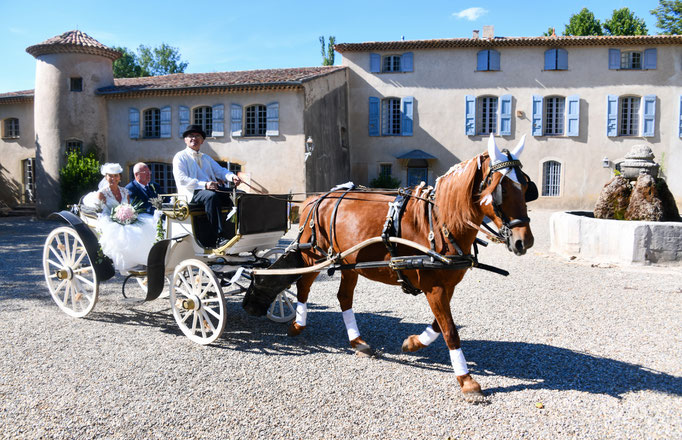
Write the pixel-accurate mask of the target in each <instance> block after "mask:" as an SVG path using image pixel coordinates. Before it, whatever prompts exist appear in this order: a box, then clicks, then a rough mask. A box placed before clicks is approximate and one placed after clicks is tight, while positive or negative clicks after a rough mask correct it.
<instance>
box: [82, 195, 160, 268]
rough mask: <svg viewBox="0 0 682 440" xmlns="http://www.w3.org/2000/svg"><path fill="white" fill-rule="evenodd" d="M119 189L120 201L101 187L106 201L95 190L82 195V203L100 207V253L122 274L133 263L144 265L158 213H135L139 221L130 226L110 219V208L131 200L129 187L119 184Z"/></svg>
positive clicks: (152, 243) (98, 208) (153, 235)
mask: <svg viewBox="0 0 682 440" xmlns="http://www.w3.org/2000/svg"><path fill="white" fill-rule="evenodd" d="M118 188H119V190H120V191H121V202H119V201H118V200H116V197H114V194H113V193H112V191H111V189H110V188H109V187H105V188H101V189H100V192H101V193H102V194H104V197H105V199H106V201H105V202H102V201H101V200H99V198H98V193H97V191H94V192H92V193H89V194H88V195H87V196H85V198H84V199H83V203H84V204H85V205H87V206H91V207H94V208H95V209H97V210H100V209H101V211H102V212H101V213H100V214H99V215H98V222H97V223H98V225H97V229H98V232H99V233H100V237H99V243H100V245H101V246H102V252H104V255H106V256H107V257H109V258H111V260H112V261H113V263H114V267H115V268H116V270H117V271H119V272H121V273H124V274H125V273H127V271H128V270H129V269H132V268H133V267H135V266H138V265H145V266H146V265H147V256H148V255H149V251H150V250H151V248H152V246H153V245H154V242H155V241H156V225H157V221H158V218H157V217H158V216H157V215H154V216H151V215H149V214H138V217H137V218H138V220H139V221H138V222H136V223H133V224H130V225H122V224H120V223H116V222H114V221H112V220H111V211H112V209H114V208H115V207H116V206H118V205H119V204H120V203H122V202H123V203H130V201H129V200H130V194H129V193H128V190H127V189H125V188H122V187H120V186H119V187H118ZM155 212H160V211H159V210H156V211H155Z"/></svg>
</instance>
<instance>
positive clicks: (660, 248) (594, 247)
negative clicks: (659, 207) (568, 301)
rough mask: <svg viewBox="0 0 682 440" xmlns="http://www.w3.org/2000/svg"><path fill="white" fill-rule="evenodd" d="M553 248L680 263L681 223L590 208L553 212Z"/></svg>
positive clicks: (615, 259)
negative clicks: (601, 213) (605, 215)
mask: <svg viewBox="0 0 682 440" xmlns="http://www.w3.org/2000/svg"><path fill="white" fill-rule="evenodd" d="M549 230H550V240H551V248H550V250H551V251H552V252H555V253H558V254H562V255H567V256H578V257H581V258H585V259H587V260H594V261H598V262H606V263H620V264H651V263H658V264H679V263H680V262H682V223H678V222H645V221H625V220H607V219H598V218H594V217H593V215H592V213H591V212H585V211H569V212H557V213H554V214H552V216H551V217H550V220H549Z"/></svg>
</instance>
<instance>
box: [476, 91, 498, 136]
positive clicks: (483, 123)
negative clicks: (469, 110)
mask: <svg viewBox="0 0 682 440" xmlns="http://www.w3.org/2000/svg"><path fill="white" fill-rule="evenodd" d="M476 107H477V109H478V134H490V133H495V132H496V129H497V97H496V96H485V97H482V98H478V105H477V106H476Z"/></svg>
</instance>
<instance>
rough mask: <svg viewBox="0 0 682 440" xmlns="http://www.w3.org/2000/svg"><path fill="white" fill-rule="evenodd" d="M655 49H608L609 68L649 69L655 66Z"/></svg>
mask: <svg viewBox="0 0 682 440" xmlns="http://www.w3.org/2000/svg"><path fill="white" fill-rule="evenodd" d="M656 59H657V51H656V49H644V50H643V51H641V50H620V49H609V69H612V70H619V69H621V70H650V69H655V68H656Z"/></svg>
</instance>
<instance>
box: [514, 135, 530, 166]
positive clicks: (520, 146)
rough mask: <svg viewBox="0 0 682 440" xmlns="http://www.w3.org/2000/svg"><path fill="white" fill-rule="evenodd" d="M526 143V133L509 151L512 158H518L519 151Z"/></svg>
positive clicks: (520, 151)
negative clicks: (512, 149)
mask: <svg viewBox="0 0 682 440" xmlns="http://www.w3.org/2000/svg"><path fill="white" fill-rule="evenodd" d="M525 144H526V135H525V134H524V135H523V136H522V137H521V140H520V141H519V143H518V145H516V148H514V151H512V152H511V155H512V157H513V158H514V159H516V160H519V156H520V155H521V153H523V147H524V145H525Z"/></svg>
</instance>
